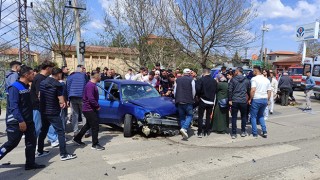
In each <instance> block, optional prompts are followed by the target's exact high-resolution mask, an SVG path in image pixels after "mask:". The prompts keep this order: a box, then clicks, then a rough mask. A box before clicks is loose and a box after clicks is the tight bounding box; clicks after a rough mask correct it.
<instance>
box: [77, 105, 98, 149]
mask: <svg viewBox="0 0 320 180" xmlns="http://www.w3.org/2000/svg"><path fill="white" fill-rule="evenodd" d="M83 114H84V116H85V117H86V124H85V125H84V126H83V127H82V128H81V130H80V132H79V133H78V134H77V135H76V136H75V137H74V139H75V140H76V141H81V139H82V137H83V136H84V134H85V133H86V132H87V131H88V130H89V129H90V128H91V131H92V146H94V145H97V144H99V141H98V133H99V118H98V113H97V112H94V111H89V112H83Z"/></svg>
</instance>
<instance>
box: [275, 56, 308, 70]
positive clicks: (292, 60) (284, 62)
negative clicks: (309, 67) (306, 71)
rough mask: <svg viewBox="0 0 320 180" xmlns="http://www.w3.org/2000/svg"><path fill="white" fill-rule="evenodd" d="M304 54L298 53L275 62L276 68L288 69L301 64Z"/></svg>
mask: <svg viewBox="0 0 320 180" xmlns="http://www.w3.org/2000/svg"><path fill="white" fill-rule="evenodd" d="M301 61H302V56H301V55H300V54H299V55H296V56H291V57H288V58H284V59H281V60H278V61H275V62H273V66H274V68H275V69H282V70H288V68H289V67H290V66H301Z"/></svg>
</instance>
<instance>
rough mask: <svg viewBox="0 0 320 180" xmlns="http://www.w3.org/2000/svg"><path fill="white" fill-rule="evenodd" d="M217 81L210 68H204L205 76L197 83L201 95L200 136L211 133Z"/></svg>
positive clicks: (199, 111)
mask: <svg viewBox="0 0 320 180" xmlns="http://www.w3.org/2000/svg"><path fill="white" fill-rule="evenodd" d="M216 90H217V81H216V80H215V79H214V78H212V77H211V76H210V69H209V68H204V69H203V76H202V78H200V79H199V80H198V81H197V83H196V91H197V95H198V97H199V109H198V117H199V118H198V137H199V138H201V137H202V136H208V135H209V133H210V132H209V129H210V116H211V113H212V109H213V105H214V99H215V96H216ZM205 110H206V125H205V127H204V128H203V115H204V111H205Z"/></svg>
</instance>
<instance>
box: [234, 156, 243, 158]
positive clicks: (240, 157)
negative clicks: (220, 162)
mask: <svg viewBox="0 0 320 180" xmlns="http://www.w3.org/2000/svg"><path fill="white" fill-rule="evenodd" d="M232 157H233V158H243V157H241V156H232Z"/></svg>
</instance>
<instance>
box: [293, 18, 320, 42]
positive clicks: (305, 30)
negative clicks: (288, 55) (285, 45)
mask: <svg viewBox="0 0 320 180" xmlns="http://www.w3.org/2000/svg"><path fill="white" fill-rule="evenodd" d="M318 38H319V22H315V23H310V24H305V25H301V26H297V29H296V41H306V40H311V39H318Z"/></svg>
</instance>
